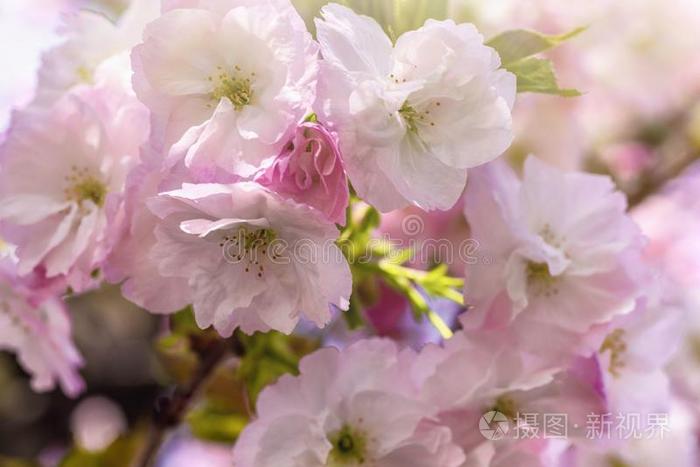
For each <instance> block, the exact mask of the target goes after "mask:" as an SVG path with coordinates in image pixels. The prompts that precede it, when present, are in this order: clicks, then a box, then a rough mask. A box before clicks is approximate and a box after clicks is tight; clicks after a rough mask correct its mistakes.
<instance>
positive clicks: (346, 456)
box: [326, 425, 367, 466]
mask: <svg viewBox="0 0 700 467" xmlns="http://www.w3.org/2000/svg"><path fill="white" fill-rule="evenodd" d="M328 441H330V442H331V444H332V445H333V448H332V449H331V452H330V454H329V455H328V461H327V462H326V465H328V466H343V465H354V464H363V463H364V462H365V460H366V455H367V441H366V437H365V435H364V434H363V433H361V432H359V431H357V430H354V429H352V428H351V427H350V426H348V425H344V426H343V427H342V428H341V429H340V430H339V431H337V432H336V433H332V434H331V435H330V436H329V437H328Z"/></svg>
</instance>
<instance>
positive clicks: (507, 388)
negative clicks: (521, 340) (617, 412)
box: [414, 329, 605, 454]
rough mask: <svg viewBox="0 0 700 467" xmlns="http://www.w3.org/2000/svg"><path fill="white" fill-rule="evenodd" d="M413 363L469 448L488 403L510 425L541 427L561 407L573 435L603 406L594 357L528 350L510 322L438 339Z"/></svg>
mask: <svg viewBox="0 0 700 467" xmlns="http://www.w3.org/2000/svg"><path fill="white" fill-rule="evenodd" d="M416 368H417V370H415V371H414V374H416V375H420V380H421V381H422V391H423V397H424V398H425V399H426V400H429V401H431V402H433V403H434V404H436V405H437V406H438V407H439V408H440V412H439V416H438V418H439V420H440V422H441V423H443V424H445V425H446V426H449V427H450V428H451V429H452V431H453V434H454V436H455V440H456V442H457V443H458V444H459V446H460V447H462V448H463V449H464V452H465V453H467V454H469V453H471V452H473V451H474V450H475V449H477V448H478V447H479V446H480V445H481V444H482V443H483V442H484V441H485V439H486V438H484V436H483V434H482V433H480V431H479V420H480V419H481V417H482V416H483V415H484V414H487V413H489V412H491V411H495V412H498V413H500V414H502V415H504V416H505V417H506V418H507V419H508V420H509V423H510V425H511V428H513V430H515V429H516V426H517V425H518V424H520V425H521V428H523V429H524V428H526V424H524V423H523V420H524V421H525V422H527V423H530V424H531V425H532V427H533V428H534V427H535V426H537V427H538V429H539V428H540V427H541V426H542V424H543V420H544V416H545V415H547V414H566V416H567V427H566V429H567V431H568V435H569V436H572V437H575V436H583V433H582V430H581V429H579V428H580V427H583V426H585V423H586V417H587V416H588V414H590V413H600V412H602V411H603V410H604V408H605V405H604V402H605V400H604V395H603V393H602V391H601V390H600V375H599V371H600V370H599V367H598V366H597V365H596V362H594V361H591V360H585V359H579V360H577V361H575V362H573V363H572V362H570V361H569V360H567V359H563V358H562V357H561V356H560V355H557V354H553V353H550V354H549V355H546V356H545V357H542V356H538V355H536V354H533V353H530V352H528V351H526V350H523V349H522V348H521V347H520V346H519V345H518V337H517V335H515V334H514V333H513V332H512V331H511V330H509V329H499V330H492V331H483V330H479V331H461V332H459V333H456V334H455V336H454V337H453V338H452V339H450V340H448V341H446V342H445V344H444V346H443V347H440V346H437V345H429V346H427V347H426V348H425V349H424V350H423V351H422V352H421V353H420V355H419V357H418V360H417V364H416ZM455 375H460V376H459V377H458V378H456V377H455ZM526 414H531V415H532V416H534V417H535V420H536V421H535V422H534V423H535V424H536V425H535V424H533V422H528V421H527V418H526V417H525V415H526ZM541 434H542V433H541V432H540V433H539V435H541ZM514 435H515V433H513V439H515V436H514Z"/></svg>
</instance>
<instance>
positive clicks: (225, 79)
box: [209, 66, 255, 111]
mask: <svg viewBox="0 0 700 467" xmlns="http://www.w3.org/2000/svg"><path fill="white" fill-rule="evenodd" d="M240 75H241V69H240V67H238V66H236V67H235V73H234V74H229V73H226V72H225V71H224V70H223V69H222V68H221V67H219V74H218V75H216V76H210V77H209V81H211V82H213V83H216V84H215V86H214V90H213V91H212V92H211V98H212V99H213V100H215V101H217V102H218V101H220V100H221V99H223V98H226V99H228V100H229V101H231V103H232V104H233V107H234V108H235V109H236V110H237V111H240V110H242V109H243V108H244V107H245V106H247V105H250V103H251V102H252V101H253V81H252V80H253V79H254V78H255V73H251V74H250V76H249V77H240Z"/></svg>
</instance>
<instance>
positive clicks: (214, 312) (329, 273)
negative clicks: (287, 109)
mask: <svg viewBox="0 0 700 467" xmlns="http://www.w3.org/2000/svg"><path fill="white" fill-rule="evenodd" d="M149 203H150V208H151V210H152V211H153V213H154V214H156V215H157V216H158V218H159V220H158V223H157V225H156V227H155V239H156V240H155V244H154V245H153V247H152V248H151V249H150V251H149V252H148V254H147V257H148V260H149V261H150V262H152V263H153V264H154V266H155V267H152V268H148V269H147V270H146V272H149V271H150V272H153V271H157V276H160V277H164V278H168V279H172V281H171V284H170V286H169V287H168V288H167V289H166V290H170V289H172V292H173V295H175V296H178V297H183V298H185V297H186V298H187V302H186V303H189V302H191V303H193V306H194V311H195V316H196V318H197V322H198V324H199V325H200V326H201V327H203V328H206V327H208V326H210V325H212V324H213V325H214V327H215V328H216V329H217V330H218V331H219V332H220V333H221V334H222V335H230V334H231V333H232V332H233V330H234V329H235V328H237V327H240V328H241V329H242V330H243V331H244V332H247V333H252V332H254V331H261V330H270V329H275V330H278V331H282V332H285V333H290V332H291V331H292V330H293V329H294V327H295V326H296V324H297V322H298V321H299V318H300V316H301V315H302V314H303V315H304V316H305V317H307V318H308V319H310V320H311V321H313V322H314V323H315V324H316V325H317V326H320V327H322V326H324V325H325V324H326V323H327V322H328V321H329V320H330V317H331V312H330V309H329V306H330V304H333V305H335V306H337V307H339V308H341V309H347V307H348V300H349V296H350V290H351V277H350V270H349V267H348V265H347V262H346V261H345V258H344V257H343V255H342V253H341V252H340V250H339V249H338V247H337V246H336V245H335V243H334V241H335V238H336V237H337V235H338V231H337V229H336V227H335V226H334V225H333V224H332V223H330V222H328V221H327V220H325V219H324V218H323V217H322V216H321V214H320V213H319V212H318V211H316V210H314V209H312V208H309V207H308V206H306V205H301V204H297V203H295V202H294V201H292V200H286V199H283V198H281V197H279V196H278V195H275V194H274V193H272V192H270V191H268V190H267V189H265V188H263V187H262V186H260V185H258V184H255V183H252V182H241V183H236V184H231V185H222V184H206V183H203V184H188V183H186V184H184V185H183V187H182V188H181V189H178V190H173V191H169V192H165V193H161V194H160V195H159V196H158V197H156V198H155V199H152V200H150V202H149ZM133 279H135V280H137V281H138V280H143V281H146V282H145V283H144V284H141V285H139V284H138V283H135V284H132V287H134V289H133V292H137V291H139V290H145V289H147V288H150V287H152V282H151V280H152V279H158V277H155V278H151V277H149V275H148V274H138V275H137V276H135V277H133ZM183 284H187V285H186V286H185V287H184V291H183V290H181V289H179V288H180V287H182V286H183ZM183 294H184V296H183ZM132 295H133V294H132ZM136 295H137V296H135V297H133V296H132V297H131V298H132V299H134V298H135V301H136V303H138V304H144V303H145V299H146V298H147V297H150V298H151V299H152V300H154V303H153V305H154V306H155V307H156V308H157V309H158V310H159V311H161V312H175V311H177V308H172V309H169V310H168V309H167V306H164V305H163V301H166V302H168V303H170V301H171V297H168V296H169V295H170V294H169V293H164V292H163V291H162V290H161V291H159V292H158V293H157V295H154V294H152V293H149V294H147V296H139V295H138V294H136Z"/></svg>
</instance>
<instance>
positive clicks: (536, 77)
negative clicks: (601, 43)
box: [505, 57, 581, 97]
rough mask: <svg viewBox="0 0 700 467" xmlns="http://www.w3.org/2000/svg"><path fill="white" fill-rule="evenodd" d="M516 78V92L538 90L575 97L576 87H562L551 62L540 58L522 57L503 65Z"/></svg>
mask: <svg viewBox="0 0 700 467" xmlns="http://www.w3.org/2000/svg"><path fill="white" fill-rule="evenodd" d="M505 68H506V69H507V70H508V71H510V72H511V73H513V74H514V75H515V76H516V77H517V79H518V92H538V93H542V94H554V95H557V96H563V97H576V96H580V95H581V93H580V92H578V91H577V90H576V89H562V88H560V87H559V85H558V84H557V77H556V75H555V74H554V69H553V66H552V62H551V61H549V60H545V59H542V58H534V57H530V58H524V59H522V60H518V61H517V62H514V63H511V64H509V65H508V66H506V67H505Z"/></svg>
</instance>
